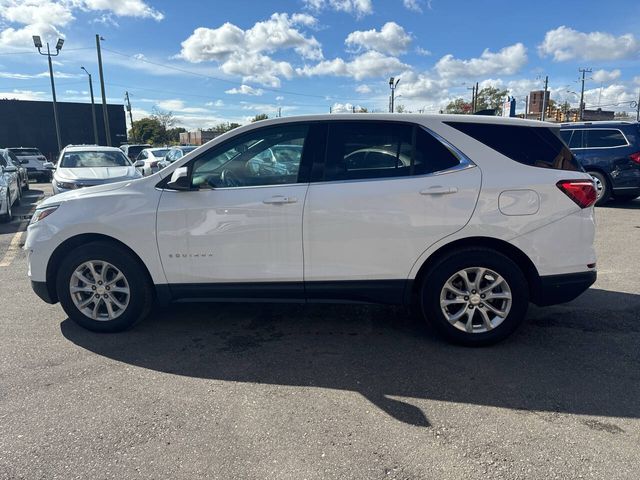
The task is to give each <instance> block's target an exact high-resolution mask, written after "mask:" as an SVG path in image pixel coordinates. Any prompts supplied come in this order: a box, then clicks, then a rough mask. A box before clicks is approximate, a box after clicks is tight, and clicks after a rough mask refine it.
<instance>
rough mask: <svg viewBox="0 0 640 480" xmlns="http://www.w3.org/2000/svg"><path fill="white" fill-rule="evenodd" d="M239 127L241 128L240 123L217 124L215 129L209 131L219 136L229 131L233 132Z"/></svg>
mask: <svg viewBox="0 0 640 480" xmlns="http://www.w3.org/2000/svg"><path fill="white" fill-rule="evenodd" d="M239 126H240V124H239V123H234V122H223V123H219V124H217V125H216V126H215V127H213V128H210V129H209V131H211V132H215V133H217V134H218V135H222V134H223V133H227V132H228V131H229V130H233V129H234V128H238V127H239Z"/></svg>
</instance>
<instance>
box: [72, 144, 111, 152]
mask: <svg viewBox="0 0 640 480" xmlns="http://www.w3.org/2000/svg"><path fill="white" fill-rule="evenodd" d="M63 151H65V152H120V153H122V150H120V149H119V148H118V147H104V146H101V145H67V146H66V147H64V149H63Z"/></svg>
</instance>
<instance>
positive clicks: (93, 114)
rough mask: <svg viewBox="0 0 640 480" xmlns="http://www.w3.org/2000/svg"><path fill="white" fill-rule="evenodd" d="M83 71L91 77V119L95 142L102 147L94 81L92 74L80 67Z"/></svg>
mask: <svg viewBox="0 0 640 480" xmlns="http://www.w3.org/2000/svg"><path fill="white" fill-rule="evenodd" d="M80 69H81V70H84V71H85V73H86V74H87V75H89V93H90V94H91V118H92V119H93V140H94V141H95V143H96V145H100V140H98V122H97V121H96V102H95V101H94V99H93V81H92V80H91V74H90V73H89V72H88V71H87V69H86V68H84V67H80Z"/></svg>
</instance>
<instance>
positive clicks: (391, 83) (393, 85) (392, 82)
mask: <svg viewBox="0 0 640 480" xmlns="http://www.w3.org/2000/svg"><path fill="white" fill-rule="evenodd" d="M398 83H400V79H399V78H398V79H397V80H396V79H395V78H393V77H391V78H390V79H389V88H390V89H391V100H390V101H389V113H393V111H394V107H395V105H394V102H395V93H396V87H397V86H398Z"/></svg>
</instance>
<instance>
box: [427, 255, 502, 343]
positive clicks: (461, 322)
mask: <svg viewBox="0 0 640 480" xmlns="http://www.w3.org/2000/svg"><path fill="white" fill-rule="evenodd" d="M512 303H513V302H512V296H511V289H510V288H509V284H508V283H507V281H506V280H505V279H504V278H503V277H502V276H500V274H498V273H496V272H494V271H493V270H490V269H488V268H483V267H471V268H465V269H463V270H460V271H458V272H456V273H455V274H453V275H452V276H451V277H449V280H447V281H446V282H445V284H444V286H443V287H442V290H441V291H440V308H441V310H442V313H443V315H444V317H445V319H446V320H447V321H448V322H449V323H450V324H451V325H453V326H454V327H455V328H457V329H458V330H461V331H463V332H467V333H485V332H488V331H491V330H493V329H494V328H496V327H498V326H499V325H500V324H501V323H502V322H504V320H505V319H506V318H507V315H509V312H510V310H511V305H512Z"/></svg>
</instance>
